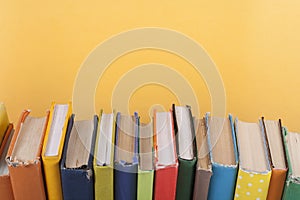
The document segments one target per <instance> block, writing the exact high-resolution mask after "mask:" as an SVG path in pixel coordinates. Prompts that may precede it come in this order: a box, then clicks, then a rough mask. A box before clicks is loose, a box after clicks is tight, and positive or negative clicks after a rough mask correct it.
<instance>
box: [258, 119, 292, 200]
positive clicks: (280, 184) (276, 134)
mask: <svg viewBox="0 0 300 200" xmlns="http://www.w3.org/2000/svg"><path fill="white" fill-rule="evenodd" d="M261 121H262V123H263V128H264V133H265V136H266V142H267V143H266V144H267V147H268V153H269V154H268V155H269V160H270V164H271V169H272V175H271V180H270V185H269V191H268V196H267V199H268V200H280V199H281V197H282V192H283V188H284V184H285V179H286V175H287V166H288V165H287V160H286V157H285V149H284V142H283V133H282V127H281V120H278V121H272V120H265V119H264V118H263V117H262V119H261Z"/></svg>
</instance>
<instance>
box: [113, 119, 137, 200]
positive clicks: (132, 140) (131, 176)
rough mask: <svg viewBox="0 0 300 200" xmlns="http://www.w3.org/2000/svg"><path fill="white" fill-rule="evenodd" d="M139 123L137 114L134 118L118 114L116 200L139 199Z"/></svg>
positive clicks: (115, 171) (115, 175) (115, 168)
mask: <svg viewBox="0 0 300 200" xmlns="http://www.w3.org/2000/svg"><path fill="white" fill-rule="evenodd" d="M138 121H139V118H138V115H137V113H134V116H131V115H121V113H117V119H116V136H115V137H116V138H115V158H114V198H115V199H116V200H130V199H133V200H134V199H136V198H137V171H138V151H137V150H138Z"/></svg>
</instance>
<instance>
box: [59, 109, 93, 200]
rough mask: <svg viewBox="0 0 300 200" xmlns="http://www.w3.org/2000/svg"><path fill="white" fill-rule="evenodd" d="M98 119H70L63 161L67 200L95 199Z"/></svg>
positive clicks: (62, 173) (72, 117) (65, 196)
mask: <svg viewBox="0 0 300 200" xmlns="http://www.w3.org/2000/svg"><path fill="white" fill-rule="evenodd" d="M97 126H98V117H97V116H94V117H93V119H91V120H80V121H74V115H72V116H71V117H70V120H69V123H68V128H67V135H66V141H65V145H64V150H63V157H62V160H61V168H60V169H61V179H62V191H63V197H64V199H65V200H67V199H70V200H71V199H87V200H88V199H91V200H92V199H94V175H93V152H94V147H95V139H96V133H97Z"/></svg>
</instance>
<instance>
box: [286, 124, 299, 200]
mask: <svg viewBox="0 0 300 200" xmlns="http://www.w3.org/2000/svg"><path fill="white" fill-rule="evenodd" d="M283 134H284V145H285V150H286V158H287V164H288V168H289V170H288V174H287V179H286V182H285V188H284V192H283V196H282V199H283V200H298V199H299V197H300V167H299V166H300V143H299V141H300V133H295V132H288V130H287V129H286V128H283Z"/></svg>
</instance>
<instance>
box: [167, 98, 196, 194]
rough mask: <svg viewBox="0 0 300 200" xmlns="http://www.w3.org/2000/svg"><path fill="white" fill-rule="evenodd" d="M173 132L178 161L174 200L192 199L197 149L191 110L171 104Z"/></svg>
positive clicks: (187, 107)
mask: <svg viewBox="0 0 300 200" xmlns="http://www.w3.org/2000/svg"><path fill="white" fill-rule="evenodd" d="M172 110H173V118H174V130H175V134H176V139H177V148H176V149H177V155H178V161H179V167H178V177H177V186H176V200H181V199H182V200H185V199H192V198H193V189H194V180H195V169H196V163H197V148H196V140H195V129H194V123H193V117H192V113H191V108H190V107H189V106H175V105H174V104H173V109H172Z"/></svg>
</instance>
